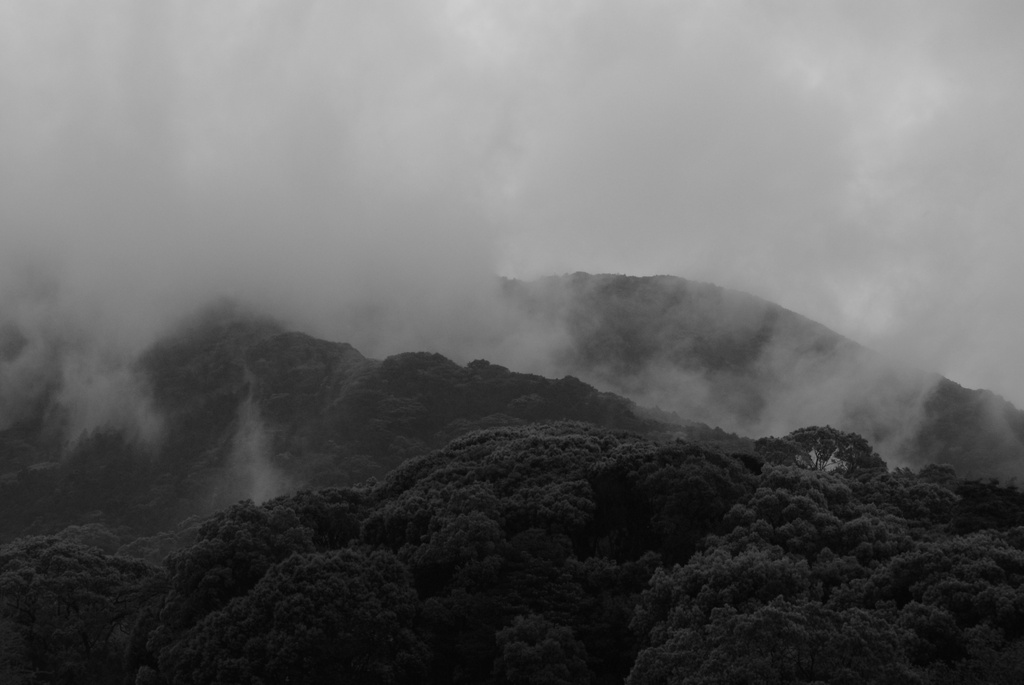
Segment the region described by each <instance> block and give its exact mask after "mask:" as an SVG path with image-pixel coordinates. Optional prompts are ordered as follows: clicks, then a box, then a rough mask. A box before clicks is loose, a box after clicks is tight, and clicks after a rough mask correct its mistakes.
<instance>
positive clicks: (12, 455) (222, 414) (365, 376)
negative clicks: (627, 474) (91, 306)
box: [0, 310, 749, 540]
mask: <svg viewBox="0 0 1024 685" xmlns="http://www.w3.org/2000/svg"><path fill="white" fill-rule="evenodd" d="M137 372H138V374H139V376H140V377H141V378H143V379H144V382H145V385H146V387H147V388H148V391H149V394H150V395H151V397H150V402H151V406H152V408H153V412H154V414H155V415H156V416H158V417H159V418H160V422H161V426H162V428H161V430H160V433H159V435H158V437H157V438H156V439H155V440H154V441H152V442H149V443H147V442H145V441H143V440H141V439H138V438H136V437H133V436H132V435H131V434H130V433H126V432H125V431H122V430H118V429H117V428H116V427H108V428H103V427H101V428H99V429H97V430H94V431H92V432H89V433H87V434H81V435H77V436H75V435H67V427H66V424H67V421H66V417H65V416H63V414H62V413H61V411H60V407H59V405H58V404H57V403H55V402H54V403H51V404H49V405H47V404H45V403H41V406H40V408H39V410H37V411H35V412H32V413H29V414H27V415H26V417H25V418H24V419H23V420H21V421H19V422H17V423H15V424H14V425H12V426H10V427H9V428H7V430H4V431H0V540H9V539H11V538H12V537H15V536H17V535H21V534H25V533H52V532H56V531H58V530H60V529H62V528H64V527H65V526H68V525H88V524H97V525H103V526H105V527H106V528H108V529H110V530H112V531H114V532H115V533H116V534H117V535H118V536H121V537H122V538H124V539H132V538H134V537H137V536H138V535H143V534H145V535H148V534H152V533H155V532H158V531H162V530H168V529H170V528H172V527H173V526H175V525H176V524H177V523H178V522H180V521H182V520H183V519H185V518H187V517H189V516H192V515H196V514H208V513H211V512H213V511H215V510H217V509H219V508H221V507H224V506H227V505H228V504H231V503H232V502H235V501H237V500H239V499H243V498H253V499H255V500H257V501H262V500H264V499H267V498H268V497H272V496H275V495H278V494H283V493H285V492H294V491H295V490H297V489H300V488H303V487H328V486H335V485H351V484H355V483H359V482H362V481H364V480H366V479H367V478H370V477H378V478H379V477H383V476H384V474H386V473H387V472H389V471H390V470H391V469H393V468H394V467H396V466H397V465H398V464H400V463H401V462H402V461H404V460H405V459H407V458H409V457H412V456H415V455H419V454H423V453H425V452H428V451H429V450H431V449H435V448H438V447H441V446H443V445H444V444H445V443H446V442H448V441H449V440H451V439H452V438H454V437H456V436H458V435H461V434H464V433H466V432H468V431H471V430H474V429H478V428H486V427H490V426H504V425H523V424H526V423H529V422H533V421H550V420H560V419H570V420H580V421H588V422H591V423H594V424H597V425H601V426H606V427H610V428H618V429H628V430H634V431H639V432H641V433H649V434H653V433H659V432H665V431H669V430H671V431H672V432H673V433H675V434H680V435H689V436H690V437H701V438H702V439H708V440H724V441H727V442H730V441H731V443H735V444H749V441H747V442H746V443H744V441H742V440H740V439H738V438H736V437H735V436H729V435H727V434H725V433H723V432H721V431H716V430H712V429H710V428H708V427H707V426H702V425H700V424H696V423H693V422H686V423H685V425H671V426H670V425H668V424H666V423H663V422H659V421H656V420H653V419H649V418H644V417H643V416H641V414H640V412H639V409H638V408H637V407H636V405H634V404H633V403H632V402H631V401H629V400H626V399H624V398H622V397H618V396H615V395H612V394H609V393H601V392H598V391H597V390H595V389H594V388H592V387H591V386H589V385H586V384H584V383H582V382H580V381H579V380H577V379H575V378H572V377H565V378H561V379H557V380H555V379H548V378H543V377H540V376H535V375H528V374H520V373H514V372H512V371H510V370H509V369H506V368H504V367H501V366H498V365H495V364H490V363H488V362H487V361H484V360H477V361H474V362H471V363H470V364H468V365H466V366H460V365H458V364H456V363H454V362H452V361H450V360H449V359H447V358H445V357H443V356H441V355H439V354H427V353H406V354H399V355H394V356H391V357H388V358H387V359H384V360H374V359H368V358H365V357H364V356H363V355H361V354H360V353H359V352H358V351H357V350H355V349H354V348H352V347H351V346H350V345H347V344H344V343H332V342H327V341H323V340H317V339H315V338H312V337H310V336H308V335H304V334H301V333H293V332H286V331H284V330H283V329H281V328H280V327H279V326H278V325H276V324H274V323H270V322H267V321H264V320H261V319H259V318H254V317H252V316H248V315H243V314H241V313H239V312H237V311H233V310H228V311H225V310H215V311H212V312H208V313H207V314H205V315H203V316H201V317H199V318H197V319H196V320H194V321H193V322H192V323H191V324H190V325H189V326H187V327H185V328H184V329H183V330H181V331H179V332H178V333H177V334H175V335H174V336H171V337H169V338H166V339H164V340H161V341H160V342H159V343H158V344H156V345H155V346H153V347H152V348H151V349H149V350H148V351H147V352H146V353H145V354H144V355H143V356H142V357H141V359H140V360H139V361H138V363H137ZM53 392H54V393H56V390H54V391H53Z"/></svg>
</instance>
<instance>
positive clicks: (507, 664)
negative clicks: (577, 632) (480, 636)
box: [494, 614, 591, 685]
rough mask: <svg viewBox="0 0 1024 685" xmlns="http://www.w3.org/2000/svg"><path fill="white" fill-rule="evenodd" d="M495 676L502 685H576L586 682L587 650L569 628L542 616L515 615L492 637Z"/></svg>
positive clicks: (588, 675) (589, 676)
mask: <svg viewBox="0 0 1024 685" xmlns="http://www.w3.org/2000/svg"><path fill="white" fill-rule="evenodd" d="M495 640H496V641H497V644H498V658H497V659H496V660H495V662H494V675H495V676H496V679H497V682H498V683H501V684H503V685H505V684H507V685H575V684H577V683H580V684H582V683H589V682H590V678H591V674H590V671H589V670H588V669H587V658H586V654H587V650H586V647H584V646H583V643H582V642H580V641H579V640H577V639H576V638H575V637H574V636H573V632H572V629H571V628H568V627H566V626H562V625H558V624H557V623H552V622H551V621H549V620H547V619H546V618H544V617H543V616H540V615H537V614H530V615H528V616H517V617H516V618H515V619H514V620H513V621H512V624H511V625H509V626H508V627H506V628H503V629H502V630H499V631H498V633H497V634H496V635H495Z"/></svg>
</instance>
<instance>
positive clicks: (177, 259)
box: [0, 0, 1024, 406]
mask: <svg viewBox="0 0 1024 685" xmlns="http://www.w3.org/2000/svg"><path fill="white" fill-rule="evenodd" d="M1021 122H1024V3H1022V2H1019V1H1015V0H1007V1H1005V2H998V1H988V0H972V1H970V2H967V1H960V2H947V1H943V0H920V1H905V2H901V1H899V0H878V1H873V0H858V1H856V2H854V1H852V0H851V1H850V2H829V1H826V0H807V1H797V0H793V1H790V2H781V1H778V2H776V1H757V2H753V1H751V2H731V1H728V0H708V1H704V2H698V1H690V2H685V1H669V0H620V1H613V0H589V1H583V0H564V1H562V0H489V1H483V0H477V1H471V0H448V1H442V0H437V1H432V0H419V1H415V0H408V1H401V0H373V1H369V0H349V1H345V0H325V1H322V2H317V1H302V0H280V1H277V2H274V1H257V0H234V1H231V0H219V1H217V2H209V1H205V0H203V1H200V0H195V1H192V0H182V1H179V2H159V1H156V0H153V1H146V2H138V1H136V0H94V1H82V0H74V1H72V0H63V1H59V0H3V2H0V308H3V307H6V308H7V309H8V310H17V309H18V308H21V309H23V310H27V309H31V307H32V304H31V303H32V302H35V301H38V300H39V298H41V297H48V296H49V295H45V294H46V293H50V294H52V293H54V292H57V293H59V294H60V295H59V297H58V299H59V301H60V302H61V303H62V304H61V306H62V307H64V308H65V310H66V311H65V312H64V314H67V315H73V316H77V317H80V318H81V319H83V320H86V321H89V322H103V323H104V324H105V325H109V326H110V327H111V329H112V330H115V331H117V335H124V336H127V337H131V336H133V335H141V334H140V333H138V330H143V329H145V330H148V329H147V327H152V326H153V325H154V322H155V321H157V320H158V319H159V318H160V317H161V316H163V315H166V314H169V313H170V314H179V313H181V311H184V310H185V309H187V308H188V307H189V306H192V305H193V304H194V303H196V302H199V301H200V300H201V299H202V298H204V297H207V296H211V295H213V294H227V295H233V294H239V293H246V294H248V295H250V296H251V297H257V298H264V299H266V300H270V301H274V302H279V303H289V302H312V301H323V302H326V301H333V300H334V299H336V298H342V299H346V301H348V302H357V301H358V300H359V298H360V297H361V296H366V295H369V294H370V293H374V292H378V291H380V290H384V289H395V292H399V291H402V292H404V290H403V289H408V288H413V289H415V290H416V291H417V292H420V293H424V292H428V293H431V298H432V300H430V298H428V300H430V301H434V302H438V303H443V302H445V301H446V297H447V294H449V293H452V292H459V291H462V290H464V289H466V288H472V287H474V286H473V284H475V283H478V282H480V281H479V279H481V278H486V277H487V276H488V275H490V274H494V273H500V274H502V275H509V276H519V277H534V276H539V275H544V274H549V273H563V272H571V271H577V270H581V271H590V272H614V273H628V274H634V275H647V274H656V273H665V274H674V275H679V276H684V277H687V278H694V279H699V280H706V281H712V282H715V283H718V284H721V285H726V286H731V287H736V288H740V289H743V290H746V291H749V292H753V293H755V294H758V295H760V296H762V297H765V298H767V299H771V300H774V301H777V302H779V303H780V304H783V305H784V306H786V307H789V308H790V309H794V310H796V311H799V312H800V313H803V314H805V315H807V316H810V317H811V318H814V319H816V320H818V321H821V322H822V323H824V324H826V325H828V326H830V327H831V328H833V329H835V330H837V331H839V332H841V333H843V334H845V335H848V336H850V337H852V338H854V339H856V340H858V341H860V342H862V343H864V344H867V345H869V346H872V347H875V348H876V349H879V350H881V351H883V352H885V353H887V354H891V355H895V356H897V357H899V358H901V359H904V360H908V361H910V362H912V363H914V364H917V365H918V366H921V367H923V368H926V369H928V370H936V371H939V372H942V373H944V374H946V375H948V376H950V377H952V378H953V379H954V380H957V381H958V382H960V383H962V384H965V385H968V386H971V387H988V388H991V389H993V390H995V391H997V392H999V393H1001V394H1003V395H1004V396H1006V397H1007V398H1008V399H1010V400H1012V401H1014V402H1015V403H1016V404H1017V405H1018V406H1024V363H1022V359H1021V357H1022V350H1024V316H1022V313H1024V306H1022V304H1021V295H1022V293H1024V269H1022V268H1021V266H1020V263H1019V262H1020V260H1021V255H1022V253H1024V230H1022V229H1024V226H1022V223H1024V222H1022V220H1024V192H1022V191H1024V187H1022V186H1024V184H1022V181H1024V136H1022V135H1021V131H1020V127H1021ZM40 293H44V294H43V295H40ZM26 303H28V304H26ZM68 312H71V314H69V313H68ZM60 315H62V314H61V313H60V312H57V313H54V312H48V313H46V314H35V316H38V317H42V316H60ZM136 329H138V330H136Z"/></svg>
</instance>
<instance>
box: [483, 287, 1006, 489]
mask: <svg viewBox="0 0 1024 685" xmlns="http://www.w3.org/2000/svg"><path fill="white" fill-rule="evenodd" d="M502 290H503V297H504V299H505V301H506V302H507V303H509V305H510V306H511V307H513V308H514V309H515V311H516V312H517V313H518V316H516V317H513V319H514V320H516V321H517V322H518V323H517V325H519V326H521V327H523V328H525V329H530V330H533V331H536V335H538V336H543V337H546V338H547V339H551V340H558V341H560V342H559V343H558V344H557V345H556V346H554V347H553V348H552V349H550V350H549V357H548V359H547V364H548V365H547V367H546V368H547V369H548V370H549V372H550V373H551V374H553V375H561V374H572V375H574V376H577V377H579V378H581V379H582V380H584V381H586V382H588V383H592V384H593V385H595V386H596V387H599V388H601V389H603V390H607V391H610V392H614V393H618V394H621V395H624V396H626V397H629V398H631V399H633V400H634V401H636V402H637V403H638V404H641V405H644V406H656V407H659V408H661V409H663V410H665V411H667V412H670V413H674V414H676V415H678V416H683V417H686V418H688V419H692V420H695V421H701V422H705V423H707V424H710V425H714V426H720V427H722V428H724V429H725V430H728V431H733V432H737V433H740V434H743V435H748V436H752V437H760V436H764V435H770V434H777V435H781V434H785V433H788V432H790V431H792V430H795V429H796V428H799V427H801V426H809V425H826V424H828V425H832V426H835V427H837V428H840V429H842V430H845V431H852V432H856V433H859V434H861V435H863V436H864V437H866V438H867V439H868V440H869V441H870V442H871V443H873V444H874V445H875V447H876V448H877V449H878V450H879V452H880V453H881V454H882V456H883V457H885V458H886V459H887V460H889V461H890V462H892V463H894V464H897V465H903V466H910V467H914V468H919V467H921V466H923V465H925V464H929V463H947V464H951V465H953V466H954V467H955V468H956V470H957V472H958V473H960V474H961V475H964V476H968V477H998V478H1004V479H1005V478H1013V477H1017V476H1022V475H1024V412H1021V411H1020V410H1018V409H1017V408H1016V407H1014V406H1013V405H1012V404H1010V403H1009V402H1007V401H1005V400H1004V399H1003V398H1001V397H999V396H997V395H994V394H993V393H990V392H987V391H984V390H970V389H966V388H963V387H961V386H959V385H957V384H956V383H954V382H952V381H950V380H948V379H945V378H943V377H941V376H939V375H938V374H934V373H927V372H925V371H921V370H918V369H913V368H906V367H904V366H900V365H898V364H896V363H894V362H892V361H890V360H887V359H886V358H884V357H882V356H881V355H879V354H877V353H875V352H873V351H872V350H870V349H867V348H865V347H863V346H861V345H859V344H857V343H856V342H854V341H852V340H849V339H847V338H845V337H843V336H841V335H839V334H837V333H835V332H834V331H831V330H829V329H828V328H826V327H825V326H822V325H821V324H818V323H816V322H814V321H811V320H810V319H807V318H806V317H803V316H801V315H799V314H796V313H794V312H792V311H789V310H787V309H785V308H783V307H780V306H779V305H776V304H773V303H771V302H768V301H766V300H763V299H761V298H758V297H754V296H752V295H748V294H746V293H742V292H738V291H734V290H729V289H726V288H721V287H719V286H716V285H712V284H708V283H699V282H695V281H688V280H685V279H682V278H676V277H672V276H654V277H643V278H641V277H631V276H621V275H608V274H604V275H590V274H585V273H576V274H572V275H566V276H557V277H549V278H543V279H540V280H537V281H532V282H524V281H517V280H505V281H504V282H503V289H502Z"/></svg>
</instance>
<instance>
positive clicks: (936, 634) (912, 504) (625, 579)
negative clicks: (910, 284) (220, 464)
mask: <svg viewBox="0 0 1024 685" xmlns="http://www.w3.org/2000/svg"><path fill="white" fill-rule="evenodd" d="M825 453H828V454H829V455H830V458H829V459H824V458H821V457H822V455H824V454H825ZM816 455H817V456H818V457H819V459H818V461H814V457H815V456H816ZM840 462H841V464H840ZM104 544H106V545H107V548H106V549H104V548H103V545H104ZM112 544H116V543H114V536H112V535H110V534H108V535H107V536H106V537H104V536H103V535H102V531H101V530H98V529H96V528H93V529H89V528H82V527H77V528H76V527H72V528H69V529H66V530H65V531H63V532H62V533H60V534H59V535H50V536H30V537H22V538H19V539H17V540H14V541H12V542H10V543H8V544H6V545H4V546H3V547H2V548H0V598H2V599H3V602H2V604H0V640H3V654H4V657H3V661H2V662H0V669H2V671H0V675H2V678H3V680H4V682H12V683H37V682H52V683H58V682H94V683H121V682H136V683H224V684H225V685H226V684H228V683H254V684H255V683H268V682H296V681H298V682H308V683H320V682H323V683H327V682H337V681H338V679H339V678H341V679H343V680H345V681H346V682H365V683H381V682H393V683H402V682H408V683H423V682H436V683H538V682H542V683H589V682H593V683H618V682H623V680H625V681H626V682H628V683H632V684H636V685H639V684H641V683H643V684H646V683H761V682H763V683H769V682H771V683H776V682H794V683H799V682H805V683H812V682H830V683H852V682H892V683H906V682H922V683H932V682H934V683H963V682H979V683H980V682H1006V683H1010V682H1019V679H1020V677H1021V676H1022V675H1024V594H1022V592H1024V588H1022V583H1024V495H1021V494H1020V493H1018V492H1017V491H1016V490H1015V489H1013V488H1006V487H1002V486H999V485H998V484H994V483H982V482H977V481H964V480H961V479H959V478H957V477H956V475H955V473H953V472H952V470H951V469H949V468H947V467H931V468H927V469H923V470H922V471H921V472H919V473H913V472H910V471H908V470H905V469H898V470H895V471H890V470H889V469H887V468H886V466H885V464H884V463H883V462H881V460H880V459H879V458H878V456H877V454H874V452H873V451H872V449H871V447H870V445H868V444H867V443H866V442H865V441H864V440H863V438H861V437H860V436H857V435H854V434H850V433H842V432H840V431H837V430H835V429H831V428H827V427H813V428H808V429H805V430H801V431H797V432H795V433H793V434H790V435H787V436H783V437H781V438H772V439H766V440H763V441H759V442H758V443H757V444H756V446H755V449H754V450H753V453H750V454H727V453H725V452H722V451H720V450H718V449H716V448H714V447H711V446H708V445H701V444H698V443H693V442H687V441H683V440H678V439H676V440H672V439H669V440H666V439H651V438H648V437H644V436H642V435H640V434H638V433H635V432H628V431H615V430H608V429H604V428H598V427H596V426H593V425H590V424H584V423H574V422H569V423H555V424H547V425H530V426H519V427H515V426H513V427H504V428H495V429H488V430H484V431H475V432H471V433H469V434H466V435H464V436H462V437H460V438H457V439H455V440H453V441H451V442H450V443H449V444H448V445H446V446H445V447H444V448H443V449H440V450H435V451H433V452H430V453H429V454H425V455H422V456H419V457H413V458H411V459H408V460H406V461H405V462H404V463H402V464H401V465H399V466H398V467H397V468H395V469H394V470H393V471H392V472H391V473H389V474H388V475H387V476H386V477H384V478H383V479H382V480H380V481H369V482H366V483H363V484H361V485H359V486H356V487H344V488H328V489H321V490H315V491H310V490H305V491H300V492H298V493H296V494H292V495H286V496H282V497H278V498H275V499H271V500H269V501H267V502H265V503H263V504H254V503H253V502H251V501H243V502H240V503H238V504H234V505H232V506H230V507H228V508H226V509H223V510H220V511H218V512H216V513H215V514H213V515H212V516H210V517H208V518H206V519H204V520H202V521H195V522H194V523H193V524H191V526H189V527H188V529H187V530H185V531H184V532H182V534H181V535H180V536H179V539H178V544H177V548H176V549H175V550H174V551H173V552H171V553H170V554H169V555H168V556H166V558H164V559H163V560H162V561H161V562H159V563H152V562H151V561H145V560H144V559H141V558H140V557H144V556H146V554H147V550H150V549H151V548H150V547H147V546H146V545H142V544H128V545H123V546H121V547H120V548H118V549H112V548H111V545H112Z"/></svg>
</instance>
